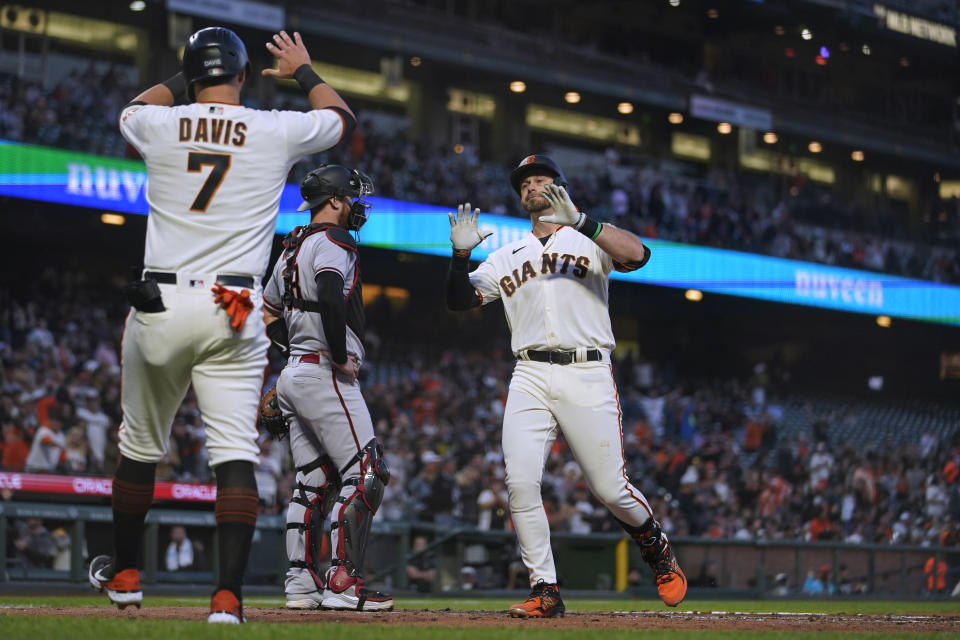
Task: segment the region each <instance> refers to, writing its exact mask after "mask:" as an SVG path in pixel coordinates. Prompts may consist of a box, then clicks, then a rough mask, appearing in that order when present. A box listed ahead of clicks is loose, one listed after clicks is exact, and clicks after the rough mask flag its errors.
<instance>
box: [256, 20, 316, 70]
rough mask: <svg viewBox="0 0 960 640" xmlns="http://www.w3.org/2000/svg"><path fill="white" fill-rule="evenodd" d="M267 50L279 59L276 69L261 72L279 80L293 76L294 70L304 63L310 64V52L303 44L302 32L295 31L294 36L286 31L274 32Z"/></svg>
mask: <svg viewBox="0 0 960 640" xmlns="http://www.w3.org/2000/svg"><path fill="white" fill-rule="evenodd" d="M267 51H269V52H270V53H272V54H273V55H274V57H275V58H276V59H277V68H276V69H264V70H263V71H261V73H262V74H263V75H265V76H271V77H273V78H277V79H279V80H284V79H290V78H293V72H294V71H296V70H297V68H298V67H300V66H301V65H304V64H310V54H309V53H307V48H306V47H305V46H304V45H303V40H302V39H301V38H300V32H298V31H294V32H293V38H292V39H291V38H290V36H289V35H287V32H286V31H281V32H280V33H275V34H273V42H268V43H267Z"/></svg>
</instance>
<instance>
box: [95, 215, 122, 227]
mask: <svg viewBox="0 0 960 640" xmlns="http://www.w3.org/2000/svg"><path fill="white" fill-rule="evenodd" d="M100 222H102V223H103V224H110V225H113V226H115V227H122V226H123V225H124V224H126V222H127V219H126V218H125V217H124V216H122V215H120V214H119V213H101V214H100Z"/></svg>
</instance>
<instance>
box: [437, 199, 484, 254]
mask: <svg viewBox="0 0 960 640" xmlns="http://www.w3.org/2000/svg"><path fill="white" fill-rule="evenodd" d="M447 216H448V217H449V218H450V242H451V244H453V250H454V251H466V252H469V251H471V250H472V249H473V248H474V247H476V246H477V245H478V244H480V243H481V242H483V241H484V240H486V239H487V238H489V237H490V236H492V235H493V231H480V229H479V228H478V227H477V218H479V217H480V209H474V210H473V215H471V214H470V203H469V202H467V203H466V204H461V205H460V206H459V207H457V213H456V215H454V214H453V213H448V214H447Z"/></svg>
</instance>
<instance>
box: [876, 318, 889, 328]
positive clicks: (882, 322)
mask: <svg viewBox="0 0 960 640" xmlns="http://www.w3.org/2000/svg"><path fill="white" fill-rule="evenodd" d="M891 324H893V321H892V320H891V319H890V316H877V325H878V326H880V327H883V328H884V329H888V328H890V325H891Z"/></svg>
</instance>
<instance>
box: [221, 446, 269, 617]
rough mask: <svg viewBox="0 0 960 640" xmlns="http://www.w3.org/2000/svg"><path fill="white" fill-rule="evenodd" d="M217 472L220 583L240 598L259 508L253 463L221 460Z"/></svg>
mask: <svg viewBox="0 0 960 640" xmlns="http://www.w3.org/2000/svg"><path fill="white" fill-rule="evenodd" d="M215 472H216V474H217V502H216V507H215V511H216V518H217V541H218V544H219V547H220V549H219V559H220V584H219V585H218V586H217V590H220V589H228V590H229V591H231V592H232V593H233V594H234V595H235V596H237V599H238V600H242V598H241V587H242V585H243V573H244V571H246V569H247V561H248V560H249V558H250V545H251V543H252V541H253V530H254V525H256V522H257V513H258V511H259V510H260V507H259V496H258V495H257V480H256V478H255V477H254V475H253V463H252V462H246V461H243V460H234V461H231V462H224V463H223V464H221V465H220V466H218V467H217V468H216V469H215Z"/></svg>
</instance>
